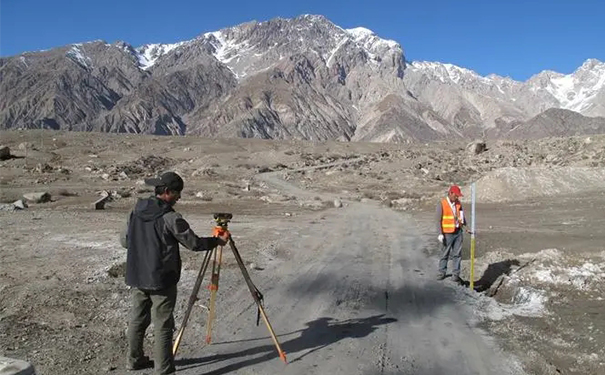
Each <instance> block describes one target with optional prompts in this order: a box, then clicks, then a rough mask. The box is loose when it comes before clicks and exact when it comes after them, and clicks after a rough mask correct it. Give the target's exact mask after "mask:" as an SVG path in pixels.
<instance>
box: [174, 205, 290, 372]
mask: <svg viewBox="0 0 605 375" xmlns="http://www.w3.org/2000/svg"><path fill="white" fill-rule="evenodd" d="M232 218H233V215H232V214H230V213H215V214H214V221H215V222H216V226H215V227H214V229H213V231H212V235H213V236H215V237H218V236H222V235H224V234H225V233H227V234H228V235H229V247H230V248H231V251H232V252H233V255H234V256H235V260H236V261H237V265H238V266H239V269H240V271H241V272H242V275H243V276H244V280H245V281H246V285H248V289H249V290H250V294H252V298H253V299H254V302H255V303H256V306H257V315H256V325H257V326H258V325H259V323H260V318H261V317H262V318H263V321H264V322H265V325H266V326H267V329H268V330H269V333H270V334H271V338H272V339H273V343H274V344H275V348H276V349H277V353H278V354H279V358H281V359H282V361H284V362H285V363H288V362H287V360H286V353H285V352H284V351H283V350H282V348H281V346H280V345H279V341H278V340H277V336H276V335H275V332H274V331H273V328H272V327H271V323H269V318H268V317H267V314H266V313H265V309H264V308H263V295H262V293H261V292H260V291H259V290H258V288H256V286H255V285H254V283H253V282H252V279H251V278H250V274H249V273H248V270H247V269H246V266H245V265H244V261H243V260H242V257H241V255H240V254H239V251H238V250H237V247H236V246H235V242H234V241H233V238H232V237H231V234H230V233H229V229H228V225H229V222H230V221H231V219H232ZM222 258H223V247H222V246H217V247H215V248H214V249H212V250H210V251H207V252H206V254H205V255H204V260H203V261H202V265H201V266H200V270H199V272H198V275H197V279H196V280H195V284H194V286H193V290H192V291H191V296H189V304H188V306H187V310H186V311H185V315H184V316H183V323H182V324H181V328H180V329H179V332H178V334H177V336H176V340H175V341H174V345H173V347H172V353H173V355H175V356H176V352H177V350H178V348H179V344H180V343H181V339H182V338H183V333H184V331H185V327H186V326H187V321H188V320H189V316H190V315H191V310H192V309H193V306H194V304H195V302H196V301H197V299H198V297H197V295H198V293H199V290H200V287H201V285H202V280H203V279H204V274H205V273H206V270H207V269H208V266H209V264H210V259H212V274H211V277H210V285H209V286H208V289H210V304H209V307H208V322H207V326H206V344H210V342H211V341H212V326H213V323H214V319H215V311H214V310H215V304H216V294H217V292H218V284H219V276H220V271H221V262H222Z"/></svg>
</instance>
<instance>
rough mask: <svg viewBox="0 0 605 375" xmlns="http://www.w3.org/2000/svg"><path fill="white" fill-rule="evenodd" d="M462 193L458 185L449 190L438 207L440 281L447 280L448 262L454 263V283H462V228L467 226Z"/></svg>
mask: <svg viewBox="0 0 605 375" xmlns="http://www.w3.org/2000/svg"><path fill="white" fill-rule="evenodd" d="M460 197H462V191H460V187H459V186H457V185H453V186H451V187H450V188H449V190H448V194H447V197H445V198H443V199H441V201H440V202H439V204H438V205H437V230H438V233H439V236H438V237H437V239H438V240H439V243H440V244H441V257H440V259H439V273H438V277H437V278H438V279H439V280H443V279H445V274H446V270H447V262H448V260H449V258H451V259H452V261H453V263H454V264H453V270H452V281H454V282H456V283H460V282H461V280H460V260H461V257H462V240H463V236H462V233H463V230H462V227H464V226H465V225H466V219H465V217H464V210H463V209H462V205H461V204H460V200H459V198H460Z"/></svg>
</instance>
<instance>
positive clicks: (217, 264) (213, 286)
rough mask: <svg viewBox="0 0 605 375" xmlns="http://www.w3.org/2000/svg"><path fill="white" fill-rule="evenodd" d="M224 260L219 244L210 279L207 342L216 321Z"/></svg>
mask: <svg viewBox="0 0 605 375" xmlns="http://www.w3.org/2000/svg"><path fill="white" fill-rule="evenodd" d="M222 260H223V247H222V246H219V247H218V250H217V251H216V252H215V253H214V263H213V264H212V276H211V281H210V306H209V312H208V324H207V327H206V344H210V342H211V341H212V325H213V323H214V317H215V316H216V313H215V311H214V309H215V306H216V293H217V292H218V279H219V276H220V273H221V262H222Z"/></svg>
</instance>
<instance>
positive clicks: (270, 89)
mask: <svg viewBox="0 0 605 375" xmlns="http://www.w3.org/2000/svg"><path fill="white" fill-rule="evenodd" d="M0 97H1V98H2V99H1V101H0V127H1V128H4V129H14V128H51V129H65V130H75V131H101V132H129V133H150V134H160V135H168V134H171V135H182V134H194V135H200V136H205V137H257V138H268V139H305V140H312V141H322V140H341V141H371V142H413V141H423V142H425V141H432V140H439V139H446V138H449V137H455V138H474V137H494V138H506V137H522V138H525V137H543V136H558V135H571V134H592V133H605V63H603V62H601V61H598V60H596V59H589V60H586V61H585V62H584V63H583V64H582V65H581V66H580V67H578V69H577V70H576V71H575V72H573V73H571V74H567V75H565V74H561V73H556V72H553V71H543V72H541V73H539V74H536V75H534V76H533V77H531V78H530V79H528V80H527V81H525V82H519V81H515V80H512V79H511V78H508V77H501V76H497V75H488V76H481V75H479V74H477V73H475V72H473V71H472V70H469V69H465V68H462V67H458V66H455V65H452V64H447V63H440V62H426V61H407V60H406V58H405V53H404V50H403V47H402V46H401V45H400V44H399V43H398V42H396V41H393V40H386V39H383V38H380V37H379V36H378V35H376V34H375V33H374V32H372V31H371V30H368V29H366V28H363V27H358V28H353V29H343V28H341V27H339V26H337V25H335V24H334V23H332V22H331V21H330V20H328V19H327V18H325V17H323V16H319V15H302V16H300V17H296V18H292V19H284V18H275V19H271V20H268V21H264V22H256V21H253V22H248V23H244V24H241V25H237V26H234V27H230V28H225V29H222V30H219V31H215V32H210V33H205V34H202V35H199V36H198V37H196V38H194V39H192V40H188V41H183V42H179V43H174V44H146V45H143V46H140V47H133V46H132V45H130V44H128V43H126V42H123V41H117V42H114V43H111V44H109V43H106V42H105V41H92V42H87V43H79V44H72V45H67V46H61V47H57V48H53V49H50V50H47V51H38V52H27V53H23V54H20V55H18V56H10V57H3V58H0Z"/></svg>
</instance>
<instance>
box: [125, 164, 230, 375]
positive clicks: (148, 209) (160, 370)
mask: <svg viewBox="0 0 605 375" xmlns="http://www.w3.org/2000/svg"><path fill="white" fill-rule="evenodd" d="M145 183H146V184H148V185H151V186H155V196H153V197H150V198H146V199H139V200H138V201H137V203H136V205H135V207H134V209H133V210H132V212H131V213H130V216H129V218H128V225H127V230H126V231H125V232H124V234H123V236H122V246H123V247H125V248H127V249H128V255H127V258H126V284H128V285H129V286H131V287H132V310H131V312H130V319H129V323H128V331H127V334H126V335H127V338H128V358H127V367H128V369H130V370H139V369H143V368H149V367H152V366H153V364H154V362H153V361H151V360H150V359H149V357H147V356H144V355H143V338H144V337H145V330H146V329H147V327H148V326H149V324H150V322H151V321H153V326H154V328H155V332H154V338H155V342H154V359H155V372H156V373H157V374H161V375H164V374H172V373H174V372H175V367H174V356H173V355H172V334H173V331H174V316H173V311H174V306H175V303H176V294H177V289H176V285H177V283H178V281H179V279H180V276H181V256H180V253H179V243H180V244H182V245H183V246H185V247H186V248H188V249H190V250H193V251H209V250H212V249H214V248H215V247H217V246H224V245H225V244H227V241H228V240H229V232H228V231H226V232H225V233H223V234H222V235H220V236H218V237H198V236H197V235H196V234H195V233H194V232H193V230H192V229H191V228H190V226H189V223H187V221H185V219H183V217H182V216H181V214H179V213H178V212H176V211H174V209H173V206H174V204H175V203H176V202H177V201H178V200H179V198H180V197H181V191H183V187H184V183H183V179H182V178H181V177H180V176H179V175H178V174H176V173H174V172H166V173H164V174H163V175H161V176H160V177H159V178H152V179H147V180H145Z"/></svg>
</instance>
